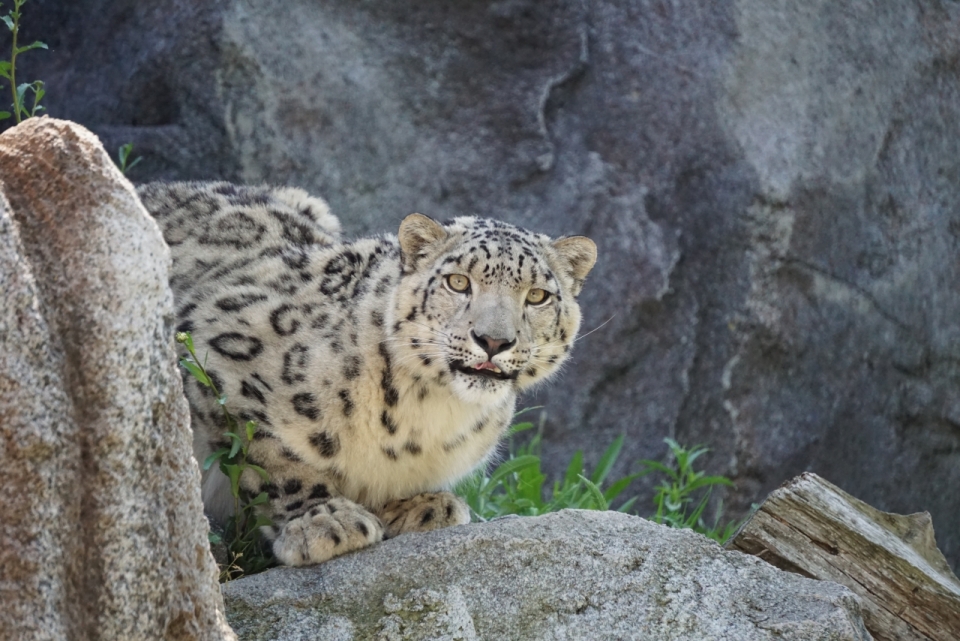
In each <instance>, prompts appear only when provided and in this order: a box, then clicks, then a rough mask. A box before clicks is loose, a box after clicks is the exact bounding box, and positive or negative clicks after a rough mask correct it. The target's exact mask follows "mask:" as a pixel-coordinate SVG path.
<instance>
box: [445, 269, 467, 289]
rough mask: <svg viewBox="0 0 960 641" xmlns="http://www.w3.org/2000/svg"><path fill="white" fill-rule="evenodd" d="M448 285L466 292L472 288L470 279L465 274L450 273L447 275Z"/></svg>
mask: <svg viewBox="0 0 960 641" xmlns="http://www.w3.org/2000/svg"><path fill="white" fill-rule="evenodd" d="M447 285H449V286H450V289H452V290H453V291H455V292H460V293H463V292H466V291H467V290H468V289H470V279H469V278H467V277H466V276H464V275H463V274H450V275H449V276H447Z"/></svg>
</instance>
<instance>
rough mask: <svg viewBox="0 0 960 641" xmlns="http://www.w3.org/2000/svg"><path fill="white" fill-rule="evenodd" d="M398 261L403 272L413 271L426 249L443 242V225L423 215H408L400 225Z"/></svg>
mask: <svg viewBox="0 0 960 641" xmlns="http://www.w3.org/2000/svg"><path fill="white" fill-rule="evenodd" d="M397 236H398V237H399V238H400V261H401V263H402V264H403V268H404V269H405V270H410V269H414V268H415V267H416V266H417V261H419V260H420V258H421V257H422V256H423V255H424V254H425V253H426V251H425V250H426V249H427V248H428V247H429V246H430V245H433V244H434V243H438V242H440V241H442V240H444V239H445V238H446V237H447V230H445V229H444V228H443V225H441V224H440V223H438V222H437V221H435V220H434V219H433V218H430V217H429V216H424V215H423V214H410V215H409V216H407V217H406V218H404V219H403V222H401V223H400V231H399V232H398V233H397Z"/></svg>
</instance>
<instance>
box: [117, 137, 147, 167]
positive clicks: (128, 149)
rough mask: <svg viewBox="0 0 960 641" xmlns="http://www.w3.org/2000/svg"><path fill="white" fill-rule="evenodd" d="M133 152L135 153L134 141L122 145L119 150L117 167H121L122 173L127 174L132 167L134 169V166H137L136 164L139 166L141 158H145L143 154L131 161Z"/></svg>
mask: <svg viewBox="0 0 960 641" xmlns="http://www.w3.org/2000/svg"><path fill="white" fill-rule="evenodd" d="M131 153H133V143H132V142H128V143H127V144H125V145H121V146H120V148H119V149H118V150H117V167H119V168H120V173H122V174H124V175H125V174H126V173H127V172H128V171H130V170H131V169H133V168H134V167H136V166H137V163H139V162H140V161H141V160H143V156H137V157H136V158H134V159H133V161H132V162H131V161H130V154H131Z"/></svg>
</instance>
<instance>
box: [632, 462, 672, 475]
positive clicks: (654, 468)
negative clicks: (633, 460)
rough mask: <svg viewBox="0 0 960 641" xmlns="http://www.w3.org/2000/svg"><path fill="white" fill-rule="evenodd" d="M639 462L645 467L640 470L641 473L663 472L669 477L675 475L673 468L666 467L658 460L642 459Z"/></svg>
mask: <svg viewBox="0 0 960 641" xmlns="http://www.w3.org/2000/svg"><path fill="white" fill-rule="evenodd" d="M640 463H641V464H642V465H643V466H644V467H645V468H647V469H645V470H644V471H643V472H641V474H649V473H650V472H663V473H664V474H666V475H667V476H669V477H671V478H674V477H675V475H676V472H674V471H673V469H671V468H669V467H667V466H666V465H664V464H663V463H661V462H660V461H651V460H649V459H644V460H642V461H640Z"/></svg>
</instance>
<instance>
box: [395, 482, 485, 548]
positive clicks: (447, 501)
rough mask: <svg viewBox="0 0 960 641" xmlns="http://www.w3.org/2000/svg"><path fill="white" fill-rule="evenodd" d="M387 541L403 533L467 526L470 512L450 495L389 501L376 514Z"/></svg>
mask: <svg viewBox="0 0 960 641" xmlns="http://www.w3.org/2000/svg"><path fill="white" fill-rule="evenodd" d="M379 516H380V519H381V520H382V521H383V523H384V525H386V528H387V537H394V536H397V535H399V534H406V533H407V532H429V531H430V530H439V529H440V528H444V527H450V526H451V525H464V524H466V523H469V522H470V508H469V507H467V504H466V503H465V502H464V500H463V499H461V498H460V497H459V496H457V495H456V494H453V493H451V492H425V493H423V494H417V495H416V496H411V497H409V498H405V499H398V500H395V501H390V502H389V503H387V504H386V505H385V506H383V509H382V510H380V512H379Z"/></svg>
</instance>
